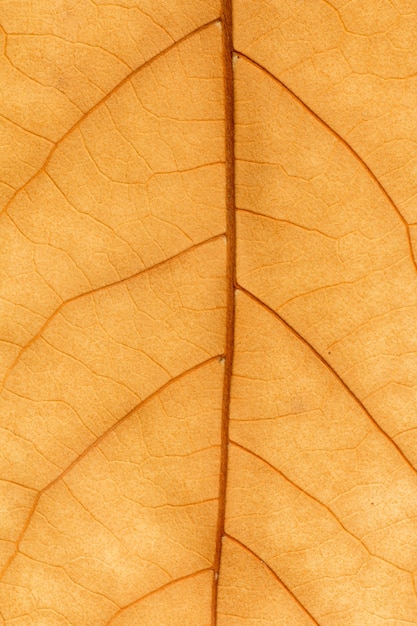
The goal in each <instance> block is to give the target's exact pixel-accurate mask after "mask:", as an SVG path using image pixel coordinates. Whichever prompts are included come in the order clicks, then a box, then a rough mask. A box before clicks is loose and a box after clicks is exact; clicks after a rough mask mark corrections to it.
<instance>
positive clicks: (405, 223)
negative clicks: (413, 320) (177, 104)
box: [235, 50, 417, 272]
mask: <svg viewBox="0 0 417 626" xmlns="http://www.w3.org/2000/svg"><path fill="white" fill-rule="evenodd" d="M235 52H236V54H238V55H239V56H240V57H242V59H245V60H246V61H248V62H249V63H251V64H252V65H254V66H255V67H257V68H258V69H259V70H261V71H262V72H264V73H265V74H266V75H267V76H269V77H270V78H272V80H274V81H275V82H277V83H278V84H279V85H280V86H281V87H282V88H283V89H285V90H286V91H287V92H288V93H289V94H290V95H291V96H292V97H293V98H294V100H296V101H297V102H298V103H299V104H300V105H301V106H302V107H303V108H304V109H306V111H307V112H308V113H310V115H312V116H313V117H314V119H315V120H316V121H317V122H319V124H321V126H324V128H326V130H328V131H329V132H330V133H331V134H332V135H333V137H335V138H336V139H337V140H338V141H340V142H341V143H342V144H343V145H344V147H345V148H346V149H347V150H348V151H349V152H350V154H351V155H352V156H353V157H354V158H355V159H356V160H357V161H358V162H359V163H360V164H361V166H362V167H363V168H364V169H365V171H366V172H367V174H368V175H369V176H370V178H371V179H372V180H373V182H374V183H375V184H376V185H377V187H378V188H379V190H380V191H381V192H382V194H383V195H384V196H385V199H386V200H387V201H388V202H389V204H390V205H391V208H392V209H393V210H394V211H395V213H396V214H397V216H398V218H399V219H400V221H401V223H402V224H403V226H404V230H405V235H406V238H407V242H408V249H409V253H410V257H411V261H412V263H413V266H414V269H415V271H416V272H417V262H416V259H415V257H414V253H413V246H412V243H411V236H410V230H409V224H408V222H407V221H406V219H405V217H404V216H403V214H402V213H401V211H400V210H399V208H398V207H397V205H396V204H395V202H394V200H393V198H392V197H391V196H390V194H389V193H388V191H387V190H386V189H385V187H384V186H383V184H382V183H381V182H380V181H379V180H378V178H377V177H376V175H375V174H374V173H373V171H372V170H371V168H370V167H369V165H367V164H366V162H365V161H364V160H363V158H362V157H361V156H359V154H358V153H357V152H356V150H355V149H354V148H353V147H352V146H351V145H350V144H349V143H348V142H347V141H346V139H344V138H343V137H342V136H341V135H339V133H338V132H337V131H336V130H334V129H333V128H332V127H331V126H329V124H327V122H325V121H324V119H322V118H321V117H320V116H319V115H318V114H317V113H316V112H315V111H313V109H310V107H309V106H308V104H306V103H305V102H304V101H303V100H301V98H300V97H299V96H297V94H295V93H294V92H293V91H292V90H291V89H290V88H289V87H287V85H286V84H285V83H283V82H282V80H280V79H279V78H277V77H276V76H275V75H274V74H272V72H270V71H269V70H267V69H266V68H265V67H264V66H263V65H261V64H260V63H257V62H256V61H254V60H253V59H251V57H248V56H247V55H246V54H244V53H243V52H239V51H238V50H236V51H235Z"/></svg>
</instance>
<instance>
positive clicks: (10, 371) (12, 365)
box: [0, 233, 224, 394]
mask: <svg viewBox="0 0 417 626" xmlns="http://www.w3.org/2000/svg"><path fill="white" fill-rule="evenodd" d="M222 237H224V233H221V234H220V235H214V237H210V238H209V239H206V240H205V241H201V242H200V243H196V244H194V245H193V246H190V247H189V248H186V249H185V250H181V252H177V254H174V255H173V256H171V257H169V258H168V259H164V260H163V261H159V262H158V263H155V265H152V266H151V267H145V268H144V269H143V270H140V271H139V272H136V274H132V276H127V277H126V278H121V279H120V280H116V281H115V282H114V283H109V284H108V285H102V286H101V287H96V289H91V290H90V291H86V292H84V293H80V294H78V295H76V296H73V297H72V298H69V299H68V300H65V302H62V303H61V304H60V305H59V307H58V308H56V309H55V311H54V312H53V313H52V315H50V316H49V317H48V319H47V320H45V322H44V323H43V324H42V326H41V328H40V329H39V331H38V332H37V333H36V335H34V336H33V337H32V339H30V341H28V342H27V344H25V345H24V346H22V349H21V350H20V352H19V353H18V354H17V356H16V358H15V360H14V361H13V363H12V364H11V365H10V367H9V369H8V370H7V374H6V376H5V377H4V380H3V382H2V385H1V387H0V394H1V392H2V391H3V389H4V388H5V386H6V382H7V380H8V378H9V376H10V374H11V373H12V371H13V369H14V368H15V367H16V365H17V363H18V361H19V360H20V358H21V357H22V355H23V354H24V352H26V351H27V350H28V349H29V348H30V347H31V346H32V345H33V344H34V343H35V341H36V340H37V339H39V338H40V337H41V335H42V333H43V331H44V330H45V328H46V327H47V326H48V325H49V323H50V322H51V321H52V320H53V319H54V317H56V316H57V315H58V314H59V313H60V312H61V311H62V309H63V308H64V306H66V305H67V304H70V303H71V302H75V301H76V300H79V299H80V298H84V297H86V296H91V295H92V294H95V293H98V292H100V291H104V290H106V289H111V288H112V287H116V286H117V285H123V283H126V282H128V281H130V280H133V279H134V278H137V277H138V276H141V275H142V274H146V272H151V271H152V270H155V269H158V268H159V267H161V266H163V265H165V264H168V263H170V262H171V261H174V260H175V259H178V258H180V257H182V256H184V255H186V254H188V253H189V252H192V251H193V250H195V249H196V248H199V247H201V246H204V245H206V244H207V245H208V244H210V243H213V242H214V241H217V240H218V239H221V238H222Z"/></svg>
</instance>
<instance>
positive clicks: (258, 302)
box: [238, 285, 417, 473]
mask: <svg viewBox="0 0 417 626" xmlns="http://www.w3.org/2000/svg"><path fill="white" fill-rule="evenodd" d="M238 289H240V290H241V291H242V293H245V294H246V295H247V296H248V297H249V298H251V299H252V300H253V301H254V302H256V303H257V304H259V305H260V306H262V307H264V309H266V310H267V311H268V312H269V313H271V314H272V315H274V316H275V317H276V318H278V319H279V321H280V322H281V324H283V325H284V326H285V327H286V328H287V329H288V330H289V331H290V332H291V334H292V335H294V336H295V337H297V339H299V340H300V341H301V343H303V344H304V345H305V346H306V347H307V348H308V349H309V350H310V351H311V352H312V353H313V354H314V356H315V357H316V358H317V359H318V361H320V362H321V363H322V365H324V367H326V369H328V370H329V371H330V372H331V373H332V374H333V376H335V377H336V378H337V380H338V381H339V383H340V384H341V385H342V387H343V388H344V389H345V391H346V392H347V393H348V394H349V396H350V397H351V398H352V399H353V400H354V401H355V402H356V404H358V405H359V407H360V408H361V409H362V411H363V412H364V413H365V415H366V416H367V418H368V419H369V420H370V421H371V422H372V424H373V425H374V426H375V428H376V429H377V430H378V431H379V433H380V434H381V435H382V436H383V437H384V439H386V440H387V441H389V443H390V444H391V445H392V446H394V448H395V449H396V450H397V452H398V454H399V455H400V456H401V458H402V460H403V461H404V462H405V463H406V465H408V467H409V468H410V469H412V470H413V472H414V473H417V470H416V468H415V467H414V465H413V464H412V463H411V461H409V459H408V458H407V457H406V455H405V454H404V452H403V451H402V450H401V448H400V447H399V446H398V445H397V443H396V442H395V441H394V440H393V439H391V437H390V436H389V435H388V433H387V432H385V430H384V429H383V428H382V427H381V426H380V425H379V424H378V422H377V421H376V420H375V418H374V417H372V415H371V414H370V413H369V411H368V409H367V408H366V407H365V405H364V404H363V403H362V401H361V400H360V399H359V398H358V396H357V395H356V394H355V393H354V392H353V391H352V389H350V387H349V386H348V385H347V384H346V383H345V381H344V380H343V378H342V377H341V376H340V375H339V374H338V373H337V372H336V370H334V369H333V368H332V366H331V365H330V364H329V363H328V362H327V361H326V359H325V358H324V357H322V355H321V354H320V353H319V352H317V350H316V349H315V348H314V347H313V346H312V345H311V343H309V342H308V341H307V339H304V337H302V335H300V334H299V333H298V332H297V331H296V330H295V328H293V327H292V326H291V324H289V323H288V322H287V321H286V320H285V319H284V318H283V317H281V315H279V313H277V312H276V311H274V309H272V308H271V307H270V306H268V305H267V304H265V302H262V300H260V299H259V298H258V297H257V296H255V295H254V294H253V293H252V292H251V291H248V290H247V289H245V287H242V286H241V285H238Z"/></svg>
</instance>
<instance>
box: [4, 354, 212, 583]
mask: <svg viewBox="0 0 417 626" xmlns="http://www.w3.org/2000/svg"><path fill="white" fill-rule="evenodd" d="M222 357H223V355H221V354H218V355H216V356H213V357H211V358H210V359H206V360H205V361H202V362H201V363H198V364H197V365H194V366H193V367H191V368H190V369H188V370H185V372H182V373H181V374H178V376H175V377H174V378H171V379H170V380H168V381H167V382H166V383H164V384H163V385H162V386H161V387H159V388H158V389H156V390H155V391H154V392H153V393H151V394H150V395H149V396H148V397H147V398H145V399H144V400H142V401H141V402H139V403H138V404H137V405H136V406H134V407H133V409H131V410H130V411H129V412H128V413H126V415H123V417H121V418H120V419H118V420H117V421H116V422H115V423H114V424H113V425H112V426H110V428H108V429H107V430H106V431H105V432H104V433H103V434H102V435H100V437H97V439H95V440H94V441H93V442H92V443H91V444H90V445H89V446H87V448H86V449H85V450H84V451H83V452H82V453H81V454H80V455H79V456H78V457H77V458H76V459H74V460H73V461H72V463H70V464H69V465H68V467H67V468H66V469H64V470H63V471H62V472H61V473H60V474H59V475H58V476H57V477H56V478H54V480H52V481H51V482H50V483H48V484H47V485H45V487H43V488H42V489H41V490H40V491H38V493H37V495H36V498H35V499H34V501H33V505H32V508H31V510H30V511H29V515H28V517H27V520H26V522H25V524H24V526H23V528H22V530H21V531H20V533H19V536H18V538H17V540H16V547H15V550H14V552H13V554H12V555H11V556H10V557H9V559H8V561H7V563H6V565H5V566H4V568H3V570H2V572H1V574H0V581H1V580H2V579H3V577H4V575H5V573H6V571H7V570H8V568H9V567H10V565H11V564H12V563H13V561H14V559H15V558H16V556H17V554H18V553H19V551H20V544H21V542H22V540H23V537H24V536H25V533H26V531H27V529H28V528H29V524H30V522H31V519H32V518H33V515H34V513H35V511H36V508H37V506H38V504H39V500H40V499H41V497H42V495H43V494H44V493H45V492H46V491H48V490H49V489H50V488H51V487H53V486H54V485H55V484H56V483H57V482H59V481H60V480H62V479H63V478H65V476H66V475H67V474H68V473H69V472H70V471H71V470H72V469H73V467H75V466H76V465H77V464H78V463H79V462H80V461H81V460H82V459H83V458H85V457H86V456H87V455H88V454H89V452H90V451H91V450H93V449H94V448H96V447H97V446H98V445H99V444H100V443H101V442H102V441H103V439H105V438H106V437H107V436H108V435H109V434H110V433H112V432H113V431H114V430H115V429H116V428H118V427H119V426H120V425H121V424H123V423H124V422H126V421H127V420H128V419H129V418H130V417H131V416H132V415H133V413H135V411H138V410H139V409H141V408H142V407H143V406H144V405H145V404H146V403H148V402H150V401H151V400H152V399H153V398H155V397H156V396H157V395H158V394H159V393H161V392H163V391H164V390H165V389H166V388H167V387H169V386H170V385H171V384H173V383H176V382H178V381H179V380H181V379H182V378H185V377H186V376H188V375H189V374H191V373H192V372H195V371H197V370H199V369H201V368H203V367H204V366H205V365H208V364H209V363H213V362H214V361H216V360H218V359H219V358H222Z"/></svg>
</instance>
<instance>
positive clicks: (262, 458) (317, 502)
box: [230, 440, 412, 574]
mask: <svg viewBox="0 0 417 626" xmlns="http://www.w3.org/2000/svg"><path fill="white" fill-rule="evenodd" d="M230 443H231V444H233V445H234V446H236V448H240V450H242V451H243V452H246V453H247V454H250V455H251V456H253V457H254V458H255V459H257V460H258V461H260V462H261V463H263V464H264V465H267V466H268V467H269V468H270V469H272V470H274V471H275V472H276V473H277V474H279V475H280V476H281V477H282V478H283V479H284V480H286V481H287V482H288V483H290V485H292V486H293V487H294V488H295V489H297V491H301V493H303V494H304V495H305V496H306V497H307V498H309V500H312V501H313V502H315V503H316V504H318V505H319V506H320V507H322V508H324V509H325V510H326V511H327V512H328V513H329V515H331V517H332V518H333V519H335V520H336V522H337V523H338V524H339V525H340V526H341V528H342V529H343V530H344V532H345V533H346V534H348V535H349V536H350V537H352V539H354V540H355V541H357V542H358V543H360V544H361V546H362V547H363V548H364V549H365V550H366V552H367V554H368V556H372V557H375V558H377V559H380V560H381V561H384V562H385V563H388V564H389V565H391V566H392V567H395V568H397V569H399V570H401V571H402V572H406V573H407V574H412V572H411V571H410V570H408V569H405V568H404V567H400V566H399V565H397V564H396V563H392V562H391V561H388V560H387V559H385V558H384V557H382V556H380V555H379V554H375V553H373V552H371V551H370V550H369V548H368V546H367V545H366V544H365V542H364V541H363V540H362V539H361V538H360V537H358V536H357V535H355V534H354V533H352V532H351V531H350V530H349V529H348V528H347V527H346V526H345V525H344V524H343V522H341V521H340V519H339V518H338V517H337V515H336V514H335V513H334V512H333V511H332V509H331V508H330V507H329V506H328V505H327V504H325V503H324V502H322V501H321V500H319V499H318V498H316V497H315V496H313V495H312V494H311V493H309V492H308V491H306V490H305V489H304V488H303V487H300V485H297V483H295V482H294V481H293V480H291V478H289V477H288V476H287V475H286V474H284V473H283V472H282V471H281V470H280V469H278V468H277V467H275V465H273V464H272V463H270V462H269V461H267V460H266V459H264V457H262V456H260V455H259V454H257V453H256V452H254V451H253V450H250V449H249V448H246V447H245V446H242V445H241V444H240V443H237V441H233V440H230ZM401 521H402V520H401ZM399 523H401V522H399ZM378 530H380V529H378ZM367 534H370V533H367Z"/></svg>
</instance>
